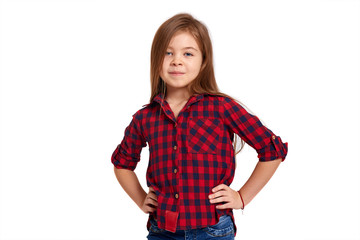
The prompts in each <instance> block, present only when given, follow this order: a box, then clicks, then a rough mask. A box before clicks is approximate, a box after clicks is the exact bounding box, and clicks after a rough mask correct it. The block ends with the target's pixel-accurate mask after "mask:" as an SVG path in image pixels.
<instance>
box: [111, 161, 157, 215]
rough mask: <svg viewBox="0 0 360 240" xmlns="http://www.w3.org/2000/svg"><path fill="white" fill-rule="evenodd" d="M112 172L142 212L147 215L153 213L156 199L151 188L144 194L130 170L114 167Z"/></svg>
mask: <svg viewBox="0 0 360 240" xmlns="http://www.w3.org/2000/svg"><path fill="white" fill-rule="evenodd" d="M114 172H115V176H116V178H117V180H118V181H119V183H120V185H121V187H122V188H123V189H124V190H125V192H126V193H127V194H128V195H129V196H130V198H131V199H132V200H133V201H134V202H135V203H136V205H138V207H139V208H140V209H141V210H142V211H143V212H145V213H149V212H153V211H155V207H154V206H157V198H156V195H155V192H154V190H153V189H152V188H150V191H149V193H148V194H146V192H145V191H144V189H143V188H142V187H141V185H140V182H139V179H138V178H137V176H136V174H135V172H133V171H131V170H128V169H117V168H116V167H114Z"/></svg>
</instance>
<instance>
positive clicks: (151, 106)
mask: <svg viewBox="0 0 360 240" xmlns="http://www.w3.org/2000/svg"><path fill="white" fill-rule="evenodd" d="M155 108H156V104H155V103H154V102H152V103H148V104H145V105H143V106H142V107H141V108H140V109H138V110H137V111H136V112H135V113H134V114H133V117H134V118H135V119H136V120H142V119H144V118H146V116H148V114H151V113H152V112H153V111H154V110H155Z"/></svg>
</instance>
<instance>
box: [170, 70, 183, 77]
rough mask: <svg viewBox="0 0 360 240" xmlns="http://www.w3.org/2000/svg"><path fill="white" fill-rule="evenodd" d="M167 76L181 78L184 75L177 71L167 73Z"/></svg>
mask: <svg viewBox="0 0 360 240" xmlns="http://www.w3.org/2000/svg"><path fill="white" fill-rule="evenodd" d="M169 74H170V75H171V76H182V75H184V74H185V73H183V72H179V71H172V72H169Z"/></svg>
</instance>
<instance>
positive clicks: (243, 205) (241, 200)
mask: <svg viewBox="0 0 360 240" xmlns="http://www.w3.org/2000/svg"><path fill="white" fill-rule="evenodd" d="M240 191H241V189H240V190H239V191H237V193H238V194H239V196H240V202H241V207H240V209H241V210H244V208H245V203H244V199H243V197H242V194H241V192H240Z"/></svg>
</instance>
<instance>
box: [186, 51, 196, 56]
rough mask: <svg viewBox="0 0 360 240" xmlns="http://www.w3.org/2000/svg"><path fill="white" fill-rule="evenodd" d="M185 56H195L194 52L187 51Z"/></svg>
mask: <svg viewBox="0 0 360 240" xmlns="http://www.w3.org/2000/svg"><path fill="white" fill-rule="evenodd" d="M185 56H187V57H191V56H194V55H193V54H192V53H188V52H187V53H185Z"/></svg>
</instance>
